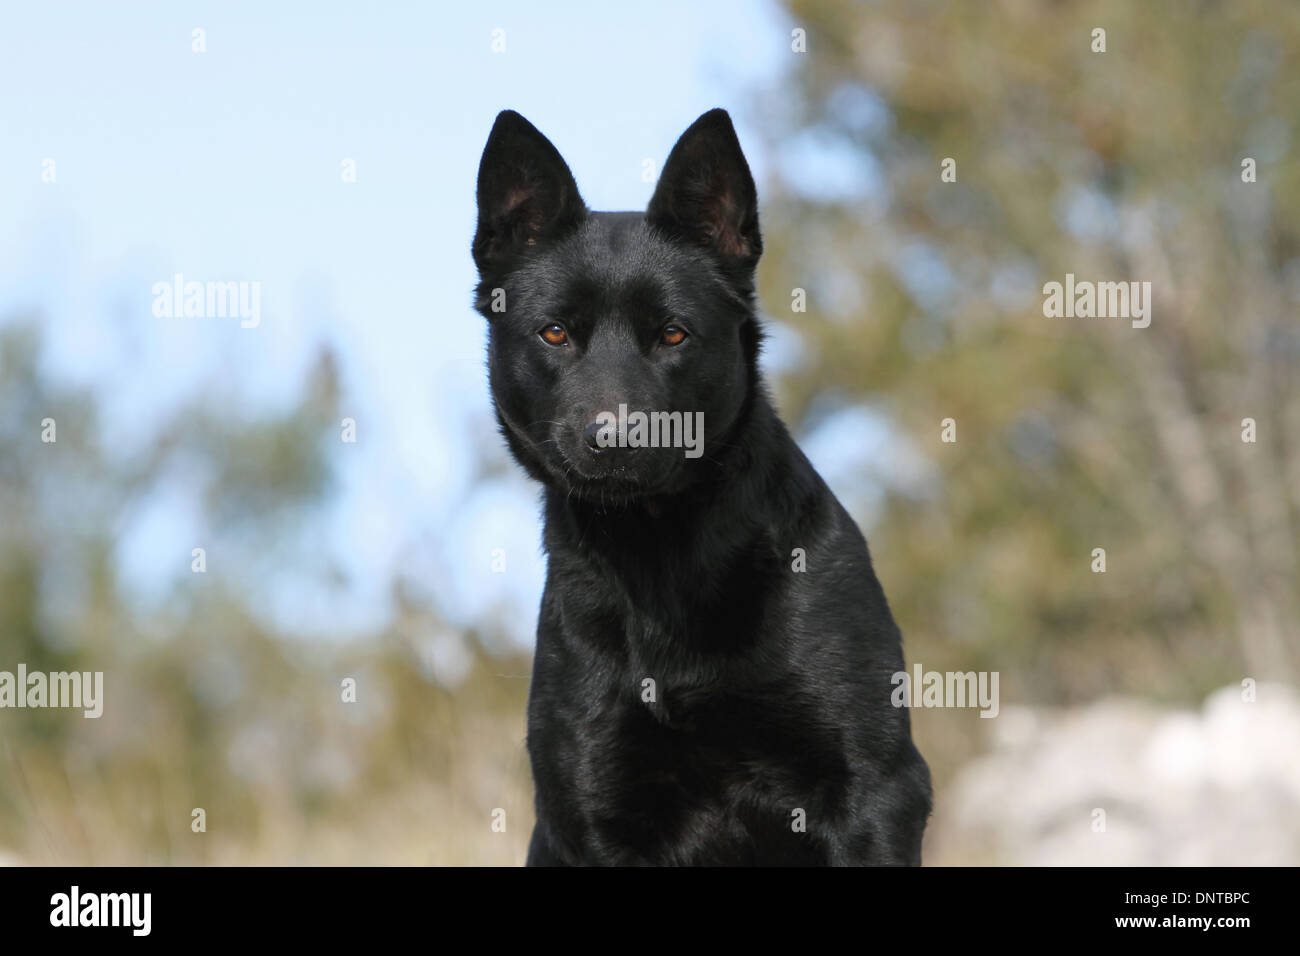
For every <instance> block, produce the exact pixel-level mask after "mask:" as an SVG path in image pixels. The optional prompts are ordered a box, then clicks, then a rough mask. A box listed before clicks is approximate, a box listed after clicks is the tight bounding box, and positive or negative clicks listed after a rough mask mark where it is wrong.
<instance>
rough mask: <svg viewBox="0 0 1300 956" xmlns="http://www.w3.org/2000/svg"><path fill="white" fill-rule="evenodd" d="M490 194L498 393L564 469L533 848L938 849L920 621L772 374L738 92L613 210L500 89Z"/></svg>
mask: <svg viewBox="0 0 1300 956" xmlns="http://www.w3.org/2000/svg"><path fill="white" fill-rule="evenodd" d="M478 216H479V219H478V231H477V233H476V234H475V236H474V246H473V253H474V261H475V263H476V264H477V265H478V270H479V275H480V277H481V280H482V281H481V282H480V284H479V286H478V292H477V299H476V307H477V308H478V310H479V311H480V312H482V314H483V315H484V316H485V317H486V318H487V319H488V321H489V324H490V342H489V346H488V364H489V368H490V373H491V382H492V395H493V400H494V402H495V405H496V414H497V419H498V421H499V422H500V426H501V431H502V433H503V434H504V435H505V438H506V441H507V442H508V443H509V446H510V449H511V451H512V452H513V454H514V456H515V458H516V459H518V461H519V463H520V464H521V465H522V466H523V467H524V468H525V469H527V471H528V473H529V474H530V475H532V476H533V477H534V478H536V479H537V480H538V481H540V482H542V483H543V484H544V485H545V488H546V496H545V511H546V531H545V544H546V550H547V552H548V555H549V567H548V572H547V581H546V592H545V595H544V596H543V598H542V607H541V618H540V621H539V623H538V628H537V651H536V658H535V662H534V668H533V678H532V690H531V694H530V698H529V702H528V750H529V754H530V757H531V760H532V768H533V777H534V780H535V783H536V806H537V826H536V829H535V830H534V831H533V836H532V844H531V846H530V848H529V851H528V863H529V864H530V865H536V864H542V865H547V864H551V865H554V864H824V863H831V864H852V863H910V864H917V863H919V862H920V860H921V835H922V833H923V831H924V829H925V821H926V817H927V816H928V815H929V812H930V773H929V769H928V768H927V767H926V764H925V761H924V760H923V759H922V758H921V755H920V754H919V753H918V752H917V750H916V748H915V747H914V746H913V744H912V739H911V730H910V726H909V721H908V713H907V710H906V709H902V708H897V707H895V706H893V704H892V703H891V700H890V697H891V691H893V689H894V684H893V683H892V682H891V677H892V675H894V674H895V673H896V672H900V671H902V670H903V669H904V665H903V655H902V647H901V637H900V635H899V631H898V627H897V625H895V623H894V620H893V618H892V617H891V616H890V613H889V607H888V605H887V604H886V602H885V595H884V593H883V592H882V590H881V587H880V583H879V582H878V581H877V580H876V576H875V573H874V572H873V571H872V568H871V559H870V557H869V556H868V554H867V545H866V542H865V541H864V540H863V538H862V535H861V533H860V532H859V531H858V529H857V527H856V526H855V525H854V523H853V520H852V519H851V518H850V517H849V515H848V513H847V512H846V511H845V510H844V508H843V507H842V506H841V505H840V503H839V502H838V501H837V500H836V499H835V496H834V495H832V494H831V492H830V490H829V489H828V488H827V487H826V485H825V484H824V483H823V482H822V480H821V478H820V477H819V476H818V475H817V473H816V472H815V471H814V470H813V468H812V466H811V465H810V464H809V463H808V460H807V459H806V458H805V457H804V456H803V453H802V452H800V450H799V448H798V447H797V446H796V445H795V443H794V441H793V440H792V439H791V438H790V436H789V434H788V433H787V432H786V429H785V426H784V425H782V423H781V422H780V420H779V419H778V418H777V416H776V413H775V412H774V410H773V408H772V403H771V400H770V399H769V398H768V395H767V392H766V390H765V388H764V385H763V383H762V381H761V380H760V377H759V371H758V363H757V359H758V350H759V340H760V331H759V327H758V322H757V320H756V317H755V313H754V308H753V295H754V282H753V278H754V266H755V264H756V263H757V262H758V257H759V254H760V252H761V251H762V240H761V239H760V237H759V231H758V208H757V199H756V196H755V192H754V181H753V178H752V177H751V176H750V173H749V167H748V165H747V164H746V162H745V157H744V155H743V154H742V153H741V151H740V144H739V142H738V141H737V139H736V133H735V130H734V129H733V128H732V125H731V119H730V118H729V117H728V116H727V114H726V112H725V111H723V110H713V111H712V112H709V113H706V114H704V115H703V116H701V117H700V118H699V119H698V120H697V121H696V122H695V124H694V125H692V126H691V128H690V129H688V130H687V131H686V132H685V133H684V134H683V135H682V137H681V139H680V140H679V141H678V142H677V145H676V146H675V147H674V148H673V151H672V153H671V155H670V156H669V157H668V162H667V164H666V165H665V166H664V170H663V175H662V176H661V177H660V180H659V184H658V186H657V187H656V190H655V193H654V197H653V198H652V199H651V201H650V206H649V208H648V209H647V210H646V212H645V214H644V215H642V214H641V213H598V212H597V213H593V212H589V211H588V210H587V207H586V206H585V205H584V204H583V201H582V198H581V197H580V196H579V194H578V187H577V185H576V184H575V183H574V180H573V176H572V174H571V173H570V172H569V169H568V167H567V166H566V165H565V163H564V160H563V159H562V158H561V157H560V154H559V153H558V152H557V151H556V149H555V147H554V146H552V145H551V143H550V141H549V140H547V139H546V137H544V136H543V135H542V134H541V133H539V132H538V131H537V130H536V129H535V128H534V127H533V126H532V125H531V124H530V123H529V122H528V121H527V120H525V119H524V118H523V117H522V116H520V115H519V114H518V113H514V112H510V111H507V112H503V113H501V114H500V115H499V116H498V117H497V120H496V124H495V125H494V126H493V127H492V133H491V135H490V136H489V138H488V142H487V146H486V148H485V149H484V151H483V158H482V162H481V164H480V166H479V174H478ZM620 406H623V408H622V409H621V410H622V411H623V412H624V413H625V414H624V415H623V416H622V418H621V419H620V418H619V417H618V413H619V412H620ZM629 409H630V410H631V413H627V412H628V410H629ZM636 412H641V413H646V417H647V418H648V419H649V420H650V421H651V422H652V423H657V425H658V430H657V431H656V429H655V428H651V429H650V430H649V431H650V435H649V436H648V435H647V433H646V428H645V426H644V422H638V421H637V420H636V415H635V413H636ZM654 413H658V414H654ZM700 413H702V418H701V417H700ZM701 421H702V423H703V428H702V431H701V430H696V431H695V432H694V434H693V435H692V428H691V426H692V424H694V423H699V422H701ZM651 436H658V437H666V438H667V439H668V441H667V442H666V443H667V444H673V443H675V444H676V445H677V446H678V447H663V445H664V444H665V442H662V441H661V442H659V447H654V437H651ZM701 438H702V442H701ZM638 445H639V446H640V447H638ZM683 446H684V447H683Z"/></svg>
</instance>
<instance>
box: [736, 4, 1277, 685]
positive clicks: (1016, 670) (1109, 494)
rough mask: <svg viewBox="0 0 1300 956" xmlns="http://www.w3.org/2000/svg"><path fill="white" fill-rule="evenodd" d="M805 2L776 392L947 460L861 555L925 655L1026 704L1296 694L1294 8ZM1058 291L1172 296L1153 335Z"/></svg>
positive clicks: (781, 204) (792, 117)
mask: <svg viewBox="0 0 1300 956" xmlns="http://www.w3.org/2000/svg"><path fill="white" fill-rule="evenodd" d="M786 6H787V9H788V14H789V22H790V25H791V27H794V26H799V27H803V28H804V29H806V30H807V37H808V39H807V50H808V52H807V53H806V54H797V53H792V54H791V64H792V66H791V69H790V72H789V75H788V76H787V77H784V78H783V79H782V82H781V83H780V84H778V85H777V86H776V87H775V88H774V89H773V90H770V91H767V92H766V94H765V99H764V103H763V111H762V116H763V117H764V119H763V123H764V127H765V129H766V135H767V136H768V138H769V149H770V153H771V154H772V155H774V156H776V157H777V162H776V163H775V164H774V168H775V172H776V175H775V176H774V177H773V178H774V181H773V182H772V183H771V184H770V185H769V186H768V188H767V191H766V194H765V198H766V202H765V209H764V226H765V236H766V240H767V250H768V252H767V256H766V259H765V262H764V266H763V267H762V273H761V278H762V292H763V301H764V302H765V303H767V304H768V305H769V306H771V305H772V304H777V307H776V308H773V309H772V312H773V317H774V318H776V319H778V320H781V321H783V322H786V323H788V324H789V325H790V326H791V327H792V328H793V329H795V330H797V332H798V333H799V334H800V335H801V336H803V337H804V339H805V342H806V344H807V345H808V346H809V348H808V349H806V354H807V355H809V356H810V358H809V359H808V360H806V361H805V362H804V363H803V364H802V365H801V366H800V367H798V368H796V369H794V370H793V371H792V372H791V373H790V374H789V375H788V376H786V377H785V378H784V380H783V382H782V387H781V390H780V396H781V399H782V401H783V404H784V407H785V408H786V409H787V411H788V413H789V414H790V417H791V419H792V420H794V421H797V422H800V423H801V424H802V426H804V427H805V428H807V427H811V426H813V425H815V424H816V421H817V418H818V415H819V414H820V412H821V410H822V409H823V407H824V406H823V405H822V404H817V403H814V402H813V399H814V397H815V396H824V395H825V394H827V393H830V394H833V395H836V396H838V400H839V401H840V402H842V403H846V404H847V403H853V402H863V403H867V404H869V405H871V406H873V407H875V408H876V409H878V410H880V411H882V412H883V413H885V414H887V415H888V416H890V417H891V419H892V420H893V421H895V422H896V423H898V424H899V426H900V427H901V429H902V431H903V433H904V434H905V435H907V436H908V437H910V439H911V441H912V442H914V443H915V446H916V447H917V448H918V449H920V450H921V451H922V452H923V453H924V454H925V455H927V456H928V457H929V458H930V459H931V460H932V461H933V463H934V464H935V466H936V467H937V468H938V469H939V472H940V474H941V476H942V477H941V482H940V488H941V490H940V491H939V492H938V493H937V494H936V495H934V496H926V495H921V494H897V495H895V496H894V499H893V500H891V501H890V503H889V507H888V508H886V509H885V512H884V517H883V518H882V521H881V523H880V525H879V527H877V528H874V529H873V530H872V533H871V541H872V545H873V553H874V554H875V556H876V558H877V561H878V563H879V565H880V569H881V573H882V578H883V581H884V583H885V586H886V590H887V592H888V593H889V595H890V599H891V601H892V603H893V604H894V606H895V610H896V613H897V616H898V618H899V620H900V623H901V626H902V627H903V630H904V632H905V634H906V635H907V640H908V655H909V660H913V661H917V660H919V661H921V662H923V663H924V664H925V665H926V666H927V667H932V668H934V669H940V670H956V669H967V668H983V669H991V670H999V671H1002V672H1003V675H1004V677H1003V681H1004V682H1003V695H1004V698H1005V699H1021V700H1029V701H1038V702H1060V701H1071V700H1078V699H1084V698H1092V697H1096V696H1099V695H1104V694H1108V693H1112V692H1125V691H1132V692H1137V693H1140V694H1143V695H1155V696H1160V697H1168V698H1182V699H1199V698H1200V697H1201V696H1202V695H1204V694H1205V693H1206V692H1207V691H1209V690H1210V689H1211V688H1213V687H1216V686H1219V685H1221V684H1223V683H1225V682H1233V683H1235V682H1237V681H1239V680H1240V679H1241V678H1243V677H1247V676H1249V677H1254V678H1257V679H1294V678H1295V676H1296V674H1297V669H1298V665H1300V656H1298V655H1300V640H1298V637H1300V634H1298V633H1297V629H1298V628H1300V606H1298V605H1297V596H1298V595H1300V571H1298V570H1297V567H1298V563H1297V550H1298V549H1300V532H1298V529H1300V522H1298V520H1297V519H1298V518H1300V376H1298V375H1297V370H1298V369H1300V323H1297V321H1296V312H1297V306H1298V304H1300V233H1298V229H1300V225H1298V224H1300V164H1297V163H1296V161H1295V159H1294V145H1293V141H1294V138H1295V136H1296V133H1297V131H1296V127H1295V123H1296V116H1297V114H1296V110H1295V104H1296V103H1297V102H1300V71H1298V70H1297V69H1296V68H1295V64H1296V62H1297V56H1300V5H1295V4H1285V3H1231V2H1213V0H1205V2H1199V3H1182V2H1172V0H1171V2H1150V3H1141V4H1133V3H1127V2H1122V0H1113V2H1101V3H1091V4H1072V3H1060V2H1055V0H1050V2H1049V0H1014V2H1013V0H1006V2H998V3H988V4H970V3H960V2H942V0H932V2H921V3H917V2H912V0H883V2H879V3H870V4H861V3H853V2H848V0H791V2H788V3H787V5H786ZM1095 28H1103V29H1104V30H1105V31H1106V51H1105V52H1104V53H1103V52H1093V45H1094V39H1093V30H1094V29H1095ZM810 143H811V144H813V145H815V147H816V149H815V152H816V153H817V155H819V156H821V157H822V164H821V165H816V164H814V165H812V166H810V165H809V164H807V163H804V162H802V159H803V157H805V156H807V155H809V151H808V149H807V147H808V146H809V144H810ZM827 157H829V160H828V159H827ZM1246 157H1251V158H1253V159H1254V160H1255V161H1256V163H1257V167H1258V174H1257V175H1258V181H1256V182H1253V183H1251V182H1244V181H1243V176H1242V161H1243V159H1245V158H1246ZM949 158H950V159H952V160H954V161H955V172H956V179H955V181H954V182H945V181H943V180H942V179H941V172H942V171H943V166H942V163H943V161H944V160H945V159H949ZM831 161H833V162H831ZM810 173H811V175H810ZM949 178H951V177H949ZM1067 273H1073V274H1075V275H1076V276H1077V277H1078V278H1079V279H1080V280H1084V279H1086V280H1093V281H1098V280H1139V281H1142V280H1145V281H1149V282H1151V284H1152V289H1153V312H1152V316H1153V318H1152V321H1151V325H1150V327H1149V328H1145V329H1137V328H1133V327H1131V325H1130V323H1129V322H1128V321H1125V320H1123V319H1083V318H1046V317H1045V316H1044V313H1043V302H1044V296H1043V285H1044V284H1045V283H1047V282H1052V281H1056V282H1064V280H1065V276H1066V274H1067ZM796 287H801V288H804V289H806V290H807V294H808V300H809V303H808V313H807V314H794V315H788V316H787V315H783V314H782V313H783V307H781V306H780V305H779V304H780V303H783V302H785V303H788V302H790V301H791V290H792V289H794V288H796ZM949 417H951V418H953V419H955V421H956V423H957V430H958V431H957V435H958V440H957V442H956V443H955V444H944V443H941V442H940V421H941V420H942V419H944V418H949ZM1245 418H1253V419H1254V420H1255V421H1256V422H1257V423H1258V442H1257V443H1255V444H1248V443H1244V442H1243V441H1242V420H1243V419H1245ZM1094 548H1104V549H1105V550H1106V555H1107V571H1106V573H1105V574H1095V573H1093V572H1092V571H1091V563H1092V556H1091V555H1092V550H1093V549H1094Z"/></svg>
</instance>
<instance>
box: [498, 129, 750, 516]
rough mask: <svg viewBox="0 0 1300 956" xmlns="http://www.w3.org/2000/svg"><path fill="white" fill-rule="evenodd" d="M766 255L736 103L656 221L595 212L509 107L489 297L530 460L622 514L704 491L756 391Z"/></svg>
mask: <svg viewBox="0 0 1300 956" xmlns="http://www.w3.org/2000/svg"><path fill="white" fill-rule="evenodd" d="M761 251H762V240H761V238H760V236H759V230H758V207H757V199H756V195H755V191H754V181H753V178H752V177H751V175H750V172H749V167H748V165H747V164H746V162H745V157H744V154H743V153H742V152H741V150H740V143H739V142H738V141H737V139H736V133H735V130H734V129H733V128H732V125H731V119H730V117H728V115H727V113H726V112H725V111H724V110H712V111H711V112H708V113H705V114H704V115H703V116H701V117H700V118H699V119H698V120H696V121H695V123H694V124H692V126H691V127H690V128H689V129H688V130H687V131H686V132H685V133H683V134H682V136H681V138H680V139H679V140H678V141H677V145H676V146H674V147H673V150H672V152H671V153H670V154H669V157H668V161H667V162H666V163H665V165H664V168H663V173H662V175H661V176H660V178H659V183H658V185H657V186H656V188H655V192H654V195H653V197H652V198H651V200H650V205H649V207H648V208H647V209H646V211H645V213H644V214H642V213H599V212H590V211H589V210H588V209H587V207H586V205H585V204H584V203H583V201H582V197H581V196H580V195H579V193H578V187H577V184H576V183H575V182H574V180H573V175H572V174H571V173H570V172H569V168H568V166H567V165H566V164H565V162H564V160H563V159H562V158H561V157H560V154H559V153H558V152H557V151H556V149H555V147H554V146H552V145H551V143H550V141H549V140H547V138H546V137H545V136H543V135H542V134H541V133H539V132H538V131H537V129H536V128H534V127H533V125H532V124H531V123H529V122H528V121H527V120H526V119H524V118H523V117H522V116H520V115H519V114H518V113H515V112H512V111H506V112H503V113H501V114H500V115H499V116H498V117H497V119H496V123H495V125H494V126H493V127H492V133H491V135H490V136H489V137H488V142H487V146H486V148H485V149H484V150H483V158H482V161H481V163H480V165H479V174H478V230H477V232H476V233H475V235H474V245H473V254H474V261H475V263H476V264H477V266H478V270H479V276H480V279H481V281H480V283H479V286H478V293H477V299H476V303H475V304H476V307H477V309H478V310H479V311H480V312H481V313H482V314H483V315H484V316H485V317H486V318H487V319H488V322H489V326H490V334H489V346H488V353H489V354H488V358H489V368H490V373H491V381H492V395H493V400H494V402H495V405H496V411H497V417H498V419H499V421H500V423H501V427H502V430H503V432H504V433H505V435H506V438H507V440H508V442H509V444H510V447H511V449H512V451H513V452H514V454H515V456H516V457H517V458H518V459H519V461H520V463H521V464H523V465H524V467H525V468H527V469H528V470H529V472H530V473H531V474H532V475H533V476H534V477H536V478H538V479H540V480H542V481H544V482H546V483H548V484H550V485H552V486H554V487H557V488H560V489H562V490H564V491H565V492H566V493H570V494H574V495H577V496H580V497H588V498H591V499H593V500H601V501H603V502H607V503H608V502H618V501H624V502H625V501H629V500H634V499H638V498H643V497H648V496H662V495H672V494H674V493H677V492H680V491H682V490H684V489H685V488H686V487H688V486H689V485H690V484H691V483H692V482H693V481H694V480H696V479H697V478H698V477H699V476H700V475H701V474H702V473H703V472H702V469H705V468H707V466H708V463H709V462H710V461H715V460H716V456H717V452H718V451H719V450H720V446H721V444H723V443H725V441H726V437H727V436H728V434H729V433H730V432H731V430H732V429H733V427H734V426H735V424H736V422H737V420H738V418H739V416H741V415H742V413H743V411H744V409H745V408H746V407H747V402H748V400H749V396H750V394H751V391H752V389H753V388H754V387H755V375H756V372H755V363H756V355H757V349H758V339H759V332H758V327H757V323H756V321H755V318H754V313H753V307H752V297H753V281H754V267H755V265H756V263H757V262H758V257H759V254H760V253H761ZM638 413H639V414H638ZM641 416H644V417H641ZM715 446H719V447H715Z"/></svg>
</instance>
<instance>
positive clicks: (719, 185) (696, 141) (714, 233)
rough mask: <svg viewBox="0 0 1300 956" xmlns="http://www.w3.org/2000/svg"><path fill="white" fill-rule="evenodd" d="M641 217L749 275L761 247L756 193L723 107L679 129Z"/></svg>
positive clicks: (744, 274) (731, 267) (733, 269)
mask: <svg viewBox="0 0 1300 956" xmlns="http://www.w3.org/2000/svg"><path fill="white" fill-rule="evenodd" d="M646 219H647V220H648V221H649V222H650V224H651V225H653V226H655V227H656V228H658V229H660V230H661V231H663V232H664V233H666V234H667V235H668V236H669V237H671V238H673V239H680V240H684V241H686V242H691V243H694V244H696V245H698V246H702V247H703V248H705V249H708V250H710V251H711V252H713V254H714V255H715V256H717V258H718V260H719V261H720V262H721V264H722V265H723V266H724V267H725V268H726V269H727V270H728V271H730V272H733V273H735V274H737V275H740V276H742V277H749V276H751V275H752V273H753V271H754V266H755V264H757V262H758V257H759V256H760V255H761V254H762V252H763V239H762V237H761V236H760V235H759V231H758V195H757V193H756V192H755V190H754V177H753V176H751V175H750V173H749V164H748V163H746V162H745V154H744V153H742V152H741V151H740V141H739V140H738V139H736V130H735V128H734V127H733V126H732V125H731V117H730V116H728V115H727V111H726V110H710V111H709V112H707V113H705V114H704V115H703V116H701V117H700V118H699V119H697V120H696V121H695V122H694V123H692V124H691V127H690V129H688V130H687V131H686V132H685V133H683V134H682V136H681V139H679V140H678V141H677V145H676V146H674V147H673V151H672V152H671V153H669V154H668V161H667V162H666V163H664V171H663V174H662V175H660V177H659V185H658V186H656V187H655V194H654V196H653V197H652V198H651V199H650V206H649V207H648V208H647V209H646Z"/></svg>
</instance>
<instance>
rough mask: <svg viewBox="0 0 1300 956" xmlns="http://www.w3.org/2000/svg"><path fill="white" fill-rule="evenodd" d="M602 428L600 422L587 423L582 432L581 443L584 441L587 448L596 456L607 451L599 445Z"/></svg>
mask: <svg viewBox="0 0 1300 956" xmlns="http://www.w3.org/2000/svg"><path fill="white" fill-rule="evenodd" d="M602 427H603V425H602V423H601V422H600V421H593V422H589V423H588V424H587V427H586V428H584V429H583V430H582V439H583V441H585V442H586V443H587V447H588V448H590V449H591V450H592V451H593V452H594V453H595V454H597V455H599V454H600V453H601V452H603V451H607V450H608V449H607V448H606V447H605V446H603V445H602V444H601V443H600V430H601V428H602Z"/></svg>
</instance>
